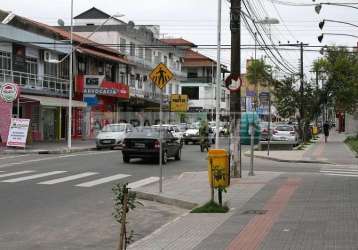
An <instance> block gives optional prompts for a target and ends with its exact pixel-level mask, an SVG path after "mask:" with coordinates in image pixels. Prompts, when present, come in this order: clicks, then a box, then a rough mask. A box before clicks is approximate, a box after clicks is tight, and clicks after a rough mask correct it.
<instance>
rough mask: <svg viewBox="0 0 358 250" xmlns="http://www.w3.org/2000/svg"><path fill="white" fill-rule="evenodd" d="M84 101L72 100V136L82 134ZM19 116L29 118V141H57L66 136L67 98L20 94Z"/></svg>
mask: <svg viewBox="0 0 358 250" xmlns="http://www.w3.org/2000/svg"><path fill="white" fill-rule="evenodd" d="M86 106H87V105H86V103H84V102H80V101H76V100H73V101H72V114H73V115H72V137H73V138H81V137H82V136H83V132H82V131H83V116H82V114H83V112H84V109H85V108H86ZM19 110H21V114H20V117H21V118H27V119H30V129H29V134H30V136H29V140H30V141H59V140H65V139H66V137H67V126H68V125H67V121H68V120H67V117H68V99H64V98H55V97H48V96H36V95H21V96H20V109H19Z"/></svg>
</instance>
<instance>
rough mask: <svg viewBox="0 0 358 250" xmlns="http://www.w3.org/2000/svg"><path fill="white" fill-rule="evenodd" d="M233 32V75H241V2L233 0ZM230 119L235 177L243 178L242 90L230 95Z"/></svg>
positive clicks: (231, 22)
mask: <svg viewBox="0 0 358 250" xmlns="http://www.w3.org/2000/svg"><path fill="white" fill-rule="evenodd" d="M230 30H231V74H233V75H238V76H240V75H241V51H240V46H241V0H231V10H230ZM230 118H231V133H232V135H231V137H232V140H231V145H230V148H231V151H232V152H231V153H232V158H231V161H232V167H233V175H234V177H240V178H241V142H240V118H241V90H238V91H235V92H231V93H230Z"/></svg>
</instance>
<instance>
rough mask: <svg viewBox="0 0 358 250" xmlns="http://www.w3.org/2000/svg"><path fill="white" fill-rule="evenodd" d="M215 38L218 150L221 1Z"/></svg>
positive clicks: (217, 143)
mask: <svg viewBox="0 0 358 250" xmlns="http://www.w3.org/2000/svg"><path fill="white" fill-rule="evenodd" d="M217 36H218V44H217V59H216V117H215V118H216V120H215V126H216V132H215V148H216V149H218V148H219V134H220V131H219V127H220V97H221V96H220V95H221V93H220V92H221V83H220V75H221V62H220V54H221V0H218V27H217Z"/></svg>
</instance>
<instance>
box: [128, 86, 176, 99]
mask: <svg viewBox="0 0 358 250" xmlns="http://www.w3.org/2000/svg"><path fill="white" fill-rule="evenodd" d="M129 94H130V96H137V97H140V98H144V99H148V100H150V101H154V102H157V103H159V102H160V93H156V92H152V91H145V90H142V89H136V88H133V87H130V88H129ZM168 100H169V96H168V95H166V94H164V95H163V101H164V103H166V102H167V101H168Z"/></svg>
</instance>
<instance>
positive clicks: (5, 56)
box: [0, 51, 11, 74]
mask: <svg viewBox="0 0 358 250" xmlns="http://www.w3.org/2000/svg"><path fill="white" fill-rule="evenodd" d="M8 70H11V53H10V52H5V51H0V74H3V73H5V74H10V73H9V72H6V71H8Z"/></svg>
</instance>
